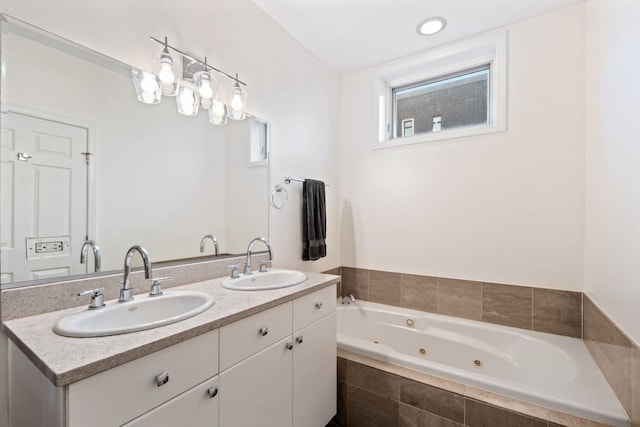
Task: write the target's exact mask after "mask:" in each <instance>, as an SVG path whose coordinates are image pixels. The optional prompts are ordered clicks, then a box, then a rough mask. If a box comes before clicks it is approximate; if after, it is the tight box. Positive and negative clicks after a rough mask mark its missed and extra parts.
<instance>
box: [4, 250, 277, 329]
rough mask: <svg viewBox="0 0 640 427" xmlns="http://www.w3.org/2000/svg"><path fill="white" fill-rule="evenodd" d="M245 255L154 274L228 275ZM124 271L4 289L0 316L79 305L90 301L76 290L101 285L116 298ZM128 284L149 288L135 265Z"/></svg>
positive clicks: (186, 279) (257, 257)
mask: <svg viewBox="0 0 640 427" xmlns="http://www.w3.org/2000/svg"><path fill="white" fill-rule="evenodd" d="M267 259H268V255H267V254H266V253H258V254H254V255H253V257H252V267H253V269H254V270H256V269H258V267H259V265H260V261H262V260H267ZM244 260H245V257H244V256H237V257H228V258H223V259H219V260H218V259H214V260H211V261H205V262H194V263H192V264H180V265H173V266H167V267H162V266H159V267H157V268H154V269H153V277H154V278H160V277H167V276H171V277H173V280H170V281H166V282H162V287H163V288H171V287H174V286H181V285H186V284H189V283H196V282H201V281H204V280H209V279H216V278H219V277H224V276H227V275H229V269H228V266H230V265H233V264H239V265H242V264H244ZM122 278H123V273H121V272H119V273H116V274H111V275H105V276H99V277H92V278H82V279H75V280H68V281H63V282H55V283H48V284H42V285H35V286H26V287H20V288H12V289H5V290H3V291H2V295H1V296H0V316H1V320H2V321H3V322H5V321H8V320H11V319H16V318H20V317H26V316H33V315H36V314H42V313H47V312H50V311H55V310H62V309H65V308H71V307H79V306H82V305H88V304H89V297H79V296H78V292H82V291H86V290H88V289H97V288H104V299H105V300H107V301H108V300H111V299H115V298H118V296H119V295H120V288H121V287H122V284H121V281H122ZM131 285H132V287H133V290H134V294H142V293H147V292H149V289H150V283H149V280H146V279H145V278H144V271H142V270H141V269H139V268H138V269H136V270H135V271H133V272H132V273H131Z"/></svg>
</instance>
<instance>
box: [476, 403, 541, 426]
mask: <svg viewBox="0 0 640 427" xmlns="http://www.w3.org/2000/svg"><path fill="white" fill-rule="evenodd" d="M547 424H548V423H547V421H544V420H540V419H537V418H530V417H527V416H526V415H521V414H516V413H515V412H510V411H505V410H504V409H500V408H497V407H495V406H491V405H485V404H484V403H482V402H478V401H477V400H473V399H465V425H467V426H469V427H514V426H518V427H547Z"/></svg>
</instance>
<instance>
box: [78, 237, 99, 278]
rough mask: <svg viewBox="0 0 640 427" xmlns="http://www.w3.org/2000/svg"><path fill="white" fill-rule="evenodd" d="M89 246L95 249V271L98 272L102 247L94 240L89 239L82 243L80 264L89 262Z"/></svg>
mask: <svg viewBox="0 0 640 427" xmlns="http://www.w3.org/2000/svg"><path fill="white" fill-rule="evenodd" d="M89 246H91V250H93V271H95V272H96V273H97V272H98V271H100V264H101V261H102V251H100V247H99V246H98V244H97V243H96V242H94V241H93V240H87V241H86V242H84V243H83V244H82V248H81V249H80V264H84V263H85V262H87V250H88V248H89Z"/></svg>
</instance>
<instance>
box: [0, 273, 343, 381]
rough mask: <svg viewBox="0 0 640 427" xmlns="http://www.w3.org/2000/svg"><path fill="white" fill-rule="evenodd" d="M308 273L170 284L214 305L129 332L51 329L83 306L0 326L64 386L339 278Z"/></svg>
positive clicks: (39, 366) (83, 308)
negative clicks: (261, 280) (265, 281)
mask: <svg viewBox="0 0 640 427" xmlns="http://www.w3.org/2000/svg"><path fill="white" fill-rule="evenodd" d="M307 276H308V279H307V280H306V281H305V282H304V283H302V284H300V285H296V286H291V287H288V288H282V289H274V290H269V291H234V290H229V289H225V288H223V287H222V286H221V282H222V280H223V279H222V278H220V279H212V280H207V281H203V282H198V283H192V284H189V285H184V286H179V287H175V288H171V289H168V290H167V292H171V291H177V290H193V291H202V292H206V293H208V294H210V295H212V296H213V297H214V298H215V304H214V306H213V307H211V308H210V309H208V310H207V311H205V312H204V313H201V314H199V315H197V316H194V317H191V318H189V319H186V320H183V321H181V322H177V323H173V324H171V325H167V326H162V327H159V328H155V329H149V330H146V331H140V332H133V333H129V334H122V335H113V336H108V337H95V338H68V337H63V336H60V335H57V334H56V333H54V332H53V330H52V328H53V326H54V325H55V323H56V322H57V321H58V319H60V318H61V317H63V316H66V315H68V314H71V313H76V312H78V311H82V310H86V308H85V307H75V308H69V309H65V310H59V311H54V312H50V313H45V314H39V315H36V316H29V317H23V318H20V319H14V320H9V321H7V322H5V323H4V324H3V327H4V331H5V333H6V334H7V336H8V337H9V338H10V339H11V341H13V343H15V344H16V346H17V347H18V348H20V350H22V352H23V353H24V354H25V355H26V356H27V357H28V358H29V359H30V360H31V361H32V362H33V363H34V364H35V365H36V366H37V367H38V368H39V369H40V371H42V373H44V374H45V375H46V376H47V378H49V379H50V380H51V382H52V383H53V384H55V385H56V386H64V385H67V384H71V383H73V382H76V381H79V380H82V379H84V378H87V377H89V376H91V375H95V374H97V373H99V372H102V371H106V370H108V369H111V368H113V367H116V366H118V365H121V364H123V363H126V362H129V361H131V360H134V359H137V358H139V357H142V356H145V355H147V354H149V353H152V352H154V351H157V350H160V349H163V348H166V347H169V346H172V345H174V344H177V343H180V342H182V341H186V340H188V339H189V338H193V337H195V336H198V335H201V334H203V333H205V332H208V331H212V330H214V329H217V328H219V327H221V326H224V325H227V324H229V323H232V322H235V321H237V320H240V319H242V318H245V317H248V316H251V315H252V314H255V313H258V312H260V311H263V310H266V309H268V308H271V307H274V306H276V305H279V304H282V303H285V302H287V301H291V300H293V299H296V298H298V297H300V296H302V295H306V294H309V293H311V292H314V291H316V290H319V289H321V288H324V287H327V286H331V285H333V284H335V283H337V282H338V281H339V280H340V278H339V276H333V275H329V274H320V273H307ZM109 303H110V301H107V304H109ZM111 303H113V302H112V301H111Z"/></svg>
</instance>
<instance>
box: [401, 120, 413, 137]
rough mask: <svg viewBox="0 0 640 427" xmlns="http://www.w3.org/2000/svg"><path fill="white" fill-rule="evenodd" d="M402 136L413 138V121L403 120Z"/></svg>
mask: <svg viewBox="0 0 640 427" xmlns="http://www.w3.org/2000/svg"><path fill="white" fill-rule="evenodd" d="M402 136H413V119H402Z"/></svg>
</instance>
